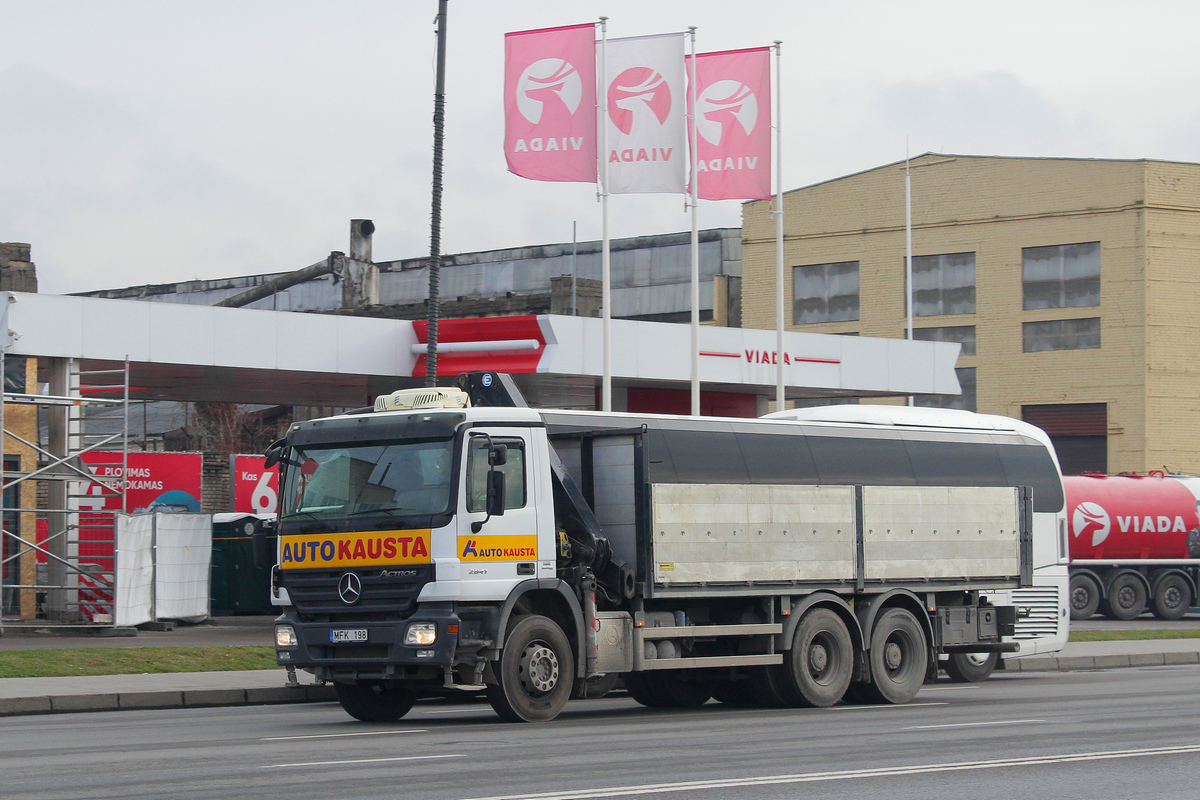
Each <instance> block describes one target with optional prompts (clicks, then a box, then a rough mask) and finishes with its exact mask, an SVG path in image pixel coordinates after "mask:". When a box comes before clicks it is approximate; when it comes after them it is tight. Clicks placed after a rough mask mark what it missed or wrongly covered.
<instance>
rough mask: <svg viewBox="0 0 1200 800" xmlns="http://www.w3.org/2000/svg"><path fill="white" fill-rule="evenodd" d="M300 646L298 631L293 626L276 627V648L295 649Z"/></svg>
mask: <svg viewBox="0 0 1200 800" xmlns="http://www.w3.org/2000/svg"><path fill="white" fill-rule="evenodd" d="M297 644H298V642H297V641H296V629H295V628H293V627H292V626H291V625H276V626H275V646H276V647H295V646H296V645H297Z"/></svg>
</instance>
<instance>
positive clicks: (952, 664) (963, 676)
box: [946, 653, 1000, 683]
mask: <svg viewBox="0 0 1200 800" xmlns="http://www.w3.org/2000/svg"><path fill="white" fill-rule="evenodd" d="M999 661H1000V654H999V653H951V654H950V658H949V660H947V661H946V674H947V675H949V676H950V680H951V681H952V682H954V683H977V682H979V681H986V680H987V679H988V678H990V677H991V676H992V673H993V672H995V671H996V664H997V663H998V662H999Z"/></svg>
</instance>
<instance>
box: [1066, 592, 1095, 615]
mask: <svg viewBox="0 0 1200 800" xmlns="http://www.w3.org/2000/svg"><path fill="white" fill-rule="evenodd" d="M1091 601H1092V595H1091V592H1089V591H1088V590H1087V589H1085V588H1083V587H1082V586H1076V587H1075V588H1074V589H1072V590H1071V607H1072V608H1074V609H1075V610H1076V611H1082V610H1083V609H1085V608H1087V607H1088V604H1089V603H1090V602H1091Z"/></svg>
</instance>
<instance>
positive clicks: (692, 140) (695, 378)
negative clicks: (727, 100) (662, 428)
mask: <svg viewBox="0 0 1200 800" xmlns="http://www.w3.org/2000/svg"><path fill="white" fill-rule="evenodd" d="M688 32H689V33H690V35H691V38H692V60H691V68H692V70H691V75H689V77H688V97H689V98H690V100H691V103H690V106H691V110H692V113H691V114H690V115H689V116H688V127H689V136H688V142H689V144H690V145H691V146H690V147H689V148H688V150H689V151H690V155H691V158H690V162H691V165H690V169H691V178H692V179H691V181H690V184H691V187H690V188H691V191H690V193H689V194H690V197H691V206H692V287H691V290H692V416H693V417H698V416H700V222H699V218H698V215H697V207H698V206H699V203H698V202H697V199H696V198H697V191H696V190H697V186H696V184H697V183H699V181H698V180H697V175H696V150H697V142H696V26H695V25H689V26H688ZM713 302H714V303H715V302H716V292H715V291H714V293H713ZM713 313H714V314H715V313H716V308H715V307H714V308H713Z"/></svg>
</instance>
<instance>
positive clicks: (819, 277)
mask: <svg viewBox="0 0 1200 800" xmlns="http://www.w3.org/2000/svg"><path fill="white" fill-rule="evenodd" d="M792 287H793V288H792V292H793V305H792V323H793V324H795V325H810V324H812V323H814V322H846V321H849V320H856V319H858V262H857V261H839V262H837V263H835V264H812V265H810V266H807V267H796V268H794V269H793V270H792Z"/></svg>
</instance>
